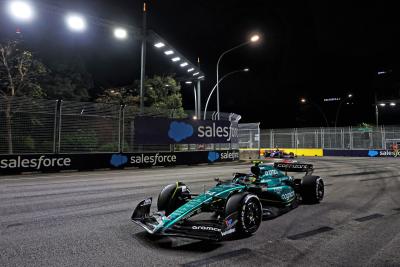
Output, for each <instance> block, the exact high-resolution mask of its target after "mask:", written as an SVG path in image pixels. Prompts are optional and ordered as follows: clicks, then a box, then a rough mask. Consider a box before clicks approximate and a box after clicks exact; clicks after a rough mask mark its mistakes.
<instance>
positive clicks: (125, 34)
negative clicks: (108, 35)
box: [114, 28, 128, 40]
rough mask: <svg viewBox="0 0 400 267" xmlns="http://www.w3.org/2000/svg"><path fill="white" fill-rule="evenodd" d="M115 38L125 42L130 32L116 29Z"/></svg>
mask: <svg viewBox="0 0 400 267" xmlns="http://www.w3.org/2000/svg"><path fill="white" fill-rule="evenodd" d="M114 36H115V38H117V39H120V40H124V39H126V38H127V37H128V32H127V31H126V30H125V29H123V28H116V29H115V30H114Z"/></svg>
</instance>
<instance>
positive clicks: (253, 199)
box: [236, 194, 262, 235]
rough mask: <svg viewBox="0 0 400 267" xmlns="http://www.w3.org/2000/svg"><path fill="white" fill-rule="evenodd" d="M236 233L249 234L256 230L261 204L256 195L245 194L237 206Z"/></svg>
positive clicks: (258, 225)
mask: <svg viewBox="0 0 400 267" xmlns="http://www.w3.org/2000/svg"><path fill="white" fill-rule="evenodd" d="M238 211H239V218H238V225H237V228H236V230H237V232H238V234H242V235H250V234H252V233H254V232H256V231H257V230H258V228H259V227H260V224H261V221H262V205H261V202H260V200H259V199H258V197H257V196H256V195H253V194H247V195H245V196H244V197H243V199H242V202H241V205H240V206H239V210H238Z"/></svg>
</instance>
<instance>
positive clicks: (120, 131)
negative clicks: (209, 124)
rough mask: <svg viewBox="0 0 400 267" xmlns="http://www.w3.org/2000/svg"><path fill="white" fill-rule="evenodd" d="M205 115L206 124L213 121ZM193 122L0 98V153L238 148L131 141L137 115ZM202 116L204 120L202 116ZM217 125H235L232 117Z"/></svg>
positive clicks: (132, 110)
mask: <svg viewBox="0 0 400 267" xmlns="http://www.w3.org/2000/svg"><path fill="white" fill-rule="evenodd" d="M215 114H216V112H208V113H207V114H206V118H207V119H216V116H215ZM139 115H140V116H152V117H167V118H182V119H183V118H193V116H194V112H193V111H190V110H189V111H187V110H186V111H184V113H183V114H182V112H180V111H179V112H178V111H176V110H161V109H156V108H148V107H146V108H145V109H144V111H143V113H140V110H139V108H138V107H134V106H122V105H113V104H103V103H93V102H73V101H61V100H59V101H57V100H45V99H30V98H23V97H10V98H0V154H22V153H101V152H120V151H121V152H139V151H140V152H151V151H160V152H162V151H164V152H168V151H184V150H211V149H213V150H214V149H217V150H218V149H228V148H231V149H237V148H238V145H237V144H232V145H229V144H227V145H226V144H204V145H199V144H185V145H141V144H137V142H135V136H134V129H135V125H134V119H135V117H137V116H139ZM202 116H203V115H202ZM220 119H221V120H230V121H238V120H239V119H240V116H239V115H237V114H234V113H220Z"/></svg>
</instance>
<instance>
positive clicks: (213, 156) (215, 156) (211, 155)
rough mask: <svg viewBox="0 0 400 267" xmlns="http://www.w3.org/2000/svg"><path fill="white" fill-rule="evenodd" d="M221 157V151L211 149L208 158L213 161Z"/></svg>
mask: <svg viewBox="0 0 400 267" xmlns="http://www.w3.org/2000/svg"><path fill="white" fill-rule="evenodd" d="M218 159H219V153H218V152H214V151H210V152H208V160H209V161H211V162H214V161H216V160H218Z"/></svg>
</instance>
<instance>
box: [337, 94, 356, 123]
mask: <svg viewBox="0 0 400 267" xmlns="http://www.w3.org/2000/svg"><path fill="white" fill-rule="evenodd" d="M352 97H353V94H348V95H347V98H343V99H342V100H340V102H339V107H338V109H337V111H336V118H335V128H336V124H337V121H338V118H339V112H340V108H341V107H342V104H343V102H344V101H346V100H349V99H351V98H352ZM347 104H349V103H347Z"/></svg>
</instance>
